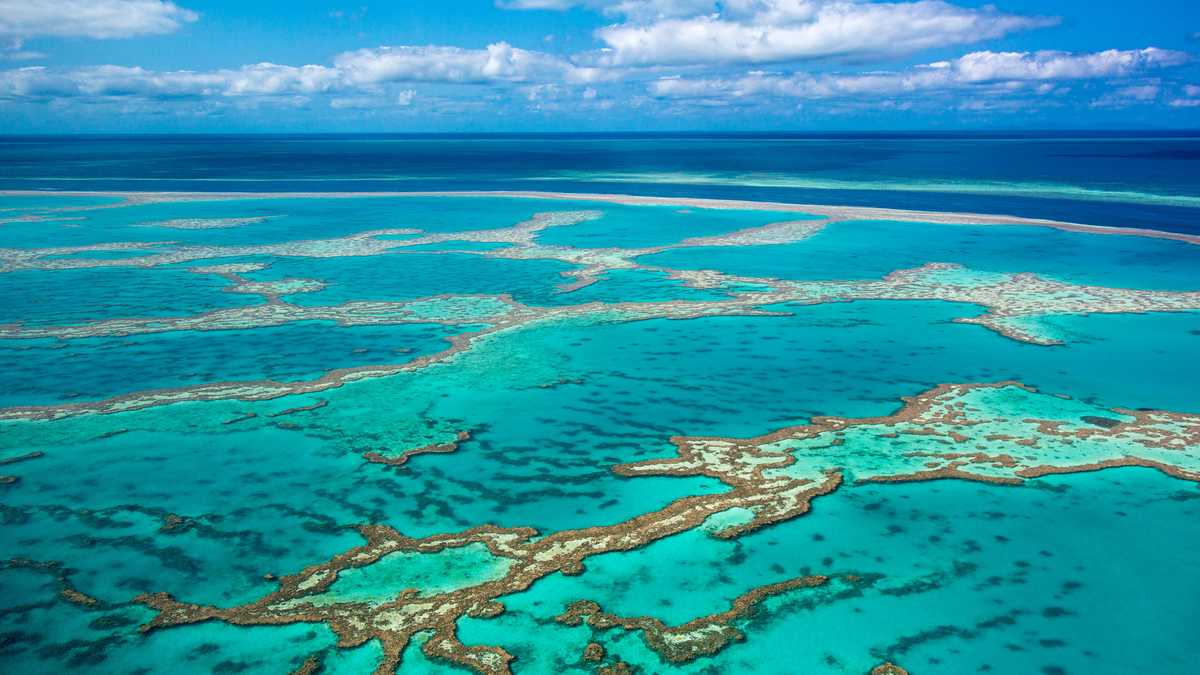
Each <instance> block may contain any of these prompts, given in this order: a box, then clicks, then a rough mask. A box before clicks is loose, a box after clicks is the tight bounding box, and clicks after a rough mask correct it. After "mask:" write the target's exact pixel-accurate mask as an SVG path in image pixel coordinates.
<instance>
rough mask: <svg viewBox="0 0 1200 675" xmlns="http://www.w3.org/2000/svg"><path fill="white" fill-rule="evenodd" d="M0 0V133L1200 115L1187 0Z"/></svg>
mask: <svg viewBox="0 0 1200 675" xmlns="http://www.w3.org/2000/svg"><path fill="white" fill-rule="evenodd" d="M1099 4H1100V3H1095V2H1087V1H1083V0H1041V1H1038V2H1034V1H1033V0H999V1H998V2H996V3H995V4H992V3H983V2H974V1H959V2H948V1H947V2H943V1H941V0H915V1H896V2H867V1H865V0H724V1H720V2H714V1H712V0H494V1H493V0H442V1H440V2H425V1H416V0H407V1H405V0H392V1H391V2H369V1H367V2H362V1H361V0H360V1H359V2H355V3H344V2H312V1H310V2H282V1H279V0H262V1H246V0H239V1H236V2H234V1H230V0H179V2H175V3H172V2H164V1H162V0H0V132H17V133H20V132H63V131H81V132H126V131H157V132H169V131H198V132H203V131H537V130H545V131H570V130H591V131H600V130H708V129H712V130H818V131H819V130H843V129H855V130H857V129H870V130H886V129H973V128H981V129H1021V128H1039V129H1053V128H1193V127H1200V3H1197V2H1194V1H1190V2H1184V1H1182V0H1173V1H1169V0H1143V1H1141V2H1138V3H1129V2H1117V1H1113V2H1106V3H1103V6H1098V5H1099Z"/></svg>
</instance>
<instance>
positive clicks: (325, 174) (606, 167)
mask: <svg viewBox="0 0 1200 675" xmlns="http://www.w3.org/2000/svg"><path fill="white" fill-rule="evenodd" d="M0 189H51V190H148V191H175V190H186V191H250V192H258V191H262V192H277V191H301V192H307V191H379V190H397V191H403V190H458V189H479V190H489V189H491V190H512V189H530V190H545V191H562V192H621V193H629V194H652V195H668V196H693V197H717V198H742V199H760V200H775V201H788V202H801V203H817V204H847V205H869V206H881V207H890V208H908V209H917V210H934V211H968V212H980V213H1006V214H1012V215H1021V216H1033V217H1041V218H1050V219H1056V220H1066V221H1073V222H1081V223H1090V224H1097V225H1113V226H1120V227H1152V228H1155V229H1167V230H1175V231H1186V232H1200V132H1194V133H1193V132H1121V131H1115V132H1078V133H1064V132H1053V133H1051V132H1046V133H1031V134H1017V133H1014V134H983V135H970V134H840V135H806V134H771V135H762V134H750V135H739V134H725V135H691V134H675V135H659V134H656V135H638V134H575V135H564V134H540V135H539V134H512V135H436V136H434V135H378V134H370V135H366V134H364V135H224V136H221V135H203V136H179V135H174V136H69V137H46V136H20V137H16V136H8V137H0Z"/></svg>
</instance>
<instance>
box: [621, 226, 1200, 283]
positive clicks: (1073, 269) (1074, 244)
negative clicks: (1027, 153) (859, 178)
mask: <svg viewBox="0 0 1200 675" xmlns="http://www.w3.org/2000/svg"><path fill="white" fill-rule="evenodd" d="M864 241H868V242H870V246H869V247H864V246H863V242H864ZM642 261H643V262H645V263H647V264H652V265H663V266H665V267H675V268H681V269H716V270H719V271H722V272H726V273H728V274H744V275H749V276H773V277H779V278H783V279H839V278H874V277H881V276H883V275H885V274H887V273H888V272H891V271H892V270H896V269H901V268H906V267H918V266H920V265H923V264H925V263H927V262H947V263H959V264H962V265H966V266H967V267H970V268H972V269H978V270H985V271H995V272H1013V271H1021V272H1035V273H1038V274H1042V275H1046V276H1052V277H1054V278H1057V279H1062V280H1065V281H1071V282H1073V283H1078V284H1101V285H1107V286H1118V287H1128V288H1152V289H1164V290H1168V289H1174V290H1194V289H1195V288H1196V286H1197V284H1200V268H1197V267H1196V266H1195V251H1194V246H1191V245H1189V244H1185V243H1181V242H1177V241H1167V240H1161V239H1146V238H1141V237H1123V236H1097V235H1094V234H1083V233H1079V232H1068V231H1062V230H1052V229H1046V228H1033V227H1025V226H1004V227H967V226H962V225H945V224H928V223H922V224H914V223H900V222H888V221H850V222H837V223H831V224H829V225H827V226H826V227H825V229H824V230H823V231H822V232H820V233H818V234H816V235H815V236H813V237H812V238H811V239H807V240H805V241H803V242H798V243H795V244H780V245H774V246H756V247H753V248H747V247H726V248H694V249H678V250H673V251H666V252H664V253H658V254H654V255H649V256H646V257H644V258H643V259H642Z"/></svg>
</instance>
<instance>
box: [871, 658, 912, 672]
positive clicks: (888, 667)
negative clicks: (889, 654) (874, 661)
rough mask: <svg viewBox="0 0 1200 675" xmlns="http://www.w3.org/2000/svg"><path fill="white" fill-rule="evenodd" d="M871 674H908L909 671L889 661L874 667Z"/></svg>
mask: <svg viewBox="0 0 1200 675" xmlns="http://www.w3.org/2000/svg"><path fill="white" fill-rule="evenodd" d="M871 675H908V671H907V670H905V669H903V668H901V667H900V666H898V665H896V664H894V663H892V662H890V661H888V662H887V663H881V664H879V665H877V666H875V667H874V668H872V669H871Z"/></svg>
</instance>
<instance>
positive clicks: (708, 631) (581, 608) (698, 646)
mask: <svg viewBox="0 0 1200 675" xmlns="http://www.w3.org/2000/svg"><path fill="white" fill-rule="evenodd" d="M828 581H829V577H825V576H803V577H796V578H794V579H789V580H787V581H782V582H779V583H776V584H770V585H767V586H760V587H758V588H755V589H753V590H751V591H749V592H747V593H744V594H742V595H740V596H738V597H737V598H736V599H734V601H733V604H732V605H731V606H730V608H729V609H727V610H725V611H724V612H719V613H717V614H710V615H708V616H702V617H700V618H697V619H693V620H691V621H689V622H687V623H685V624H682V625H679V626H667V625H666V624H665V623H663V622H662V621H661V620H660V619H657V618H654V617H650V616H637V617H620V616H617V615H615V614H608V613H606V612H603V611H601V609H600V606H599V605H597V604H596V603H594V602H592V601H590V600H580V601H578V602H574V603H572V604H571V605H570V606H569V607H567V610H566V611H565V612H563V613H562V614H560V615H559V616H557V617H555V620H556V621H558V622H559V623H562V624H566V625H568V626H578V625H581V624H586V625H587V626H589V627H590V628H592V629H594V630H606V629H609V628H623V629H625V630H628V631H640V632H641V634H642V641H643V642H645V643H646V646H647V647H649V648H650V649H652V650H654V651H655V652H656V653H658V655H659V656H661V657H662V658H663V659H664V660H666V661H667V662H669V663H687V662H688V661H694V660H696V659H698V658H700V657H701V656H708V655H711V654H715V653H717V652H719V651H721V650H722V649H724V648H725V647H727V646H728V645H730V644H731V643H733V642H738V641H741V640H744V639H745V635H744V634H743V633H742V632H741V631H740V630H738V629H737V628H735V627H734V626H733V625H731V624H732V622H733V621H734V620H735V619H740V618H743V617H745V616H746V615H747V614H749V613H750V612H751V611H752V610H753V609H754V607H755V606H756V605H757V604H758V603H760V602H762V601H763V600H765V599H766V598H768V597H770V596H772V595H778V594H780V593H786V592H788V591H792V590H795V589H798V588H813V587H815V586H822V585H824V584H826V583H827V582H828ZM592 644H596V643H592ZM596 646H599V645H596ZM590 648H591V645H589V649H590ZM601 649H603V648H601ZM600 658H601V659H602V658H603V651H601V652H600ZM597 660H598V659H597Z"/></svg>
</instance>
